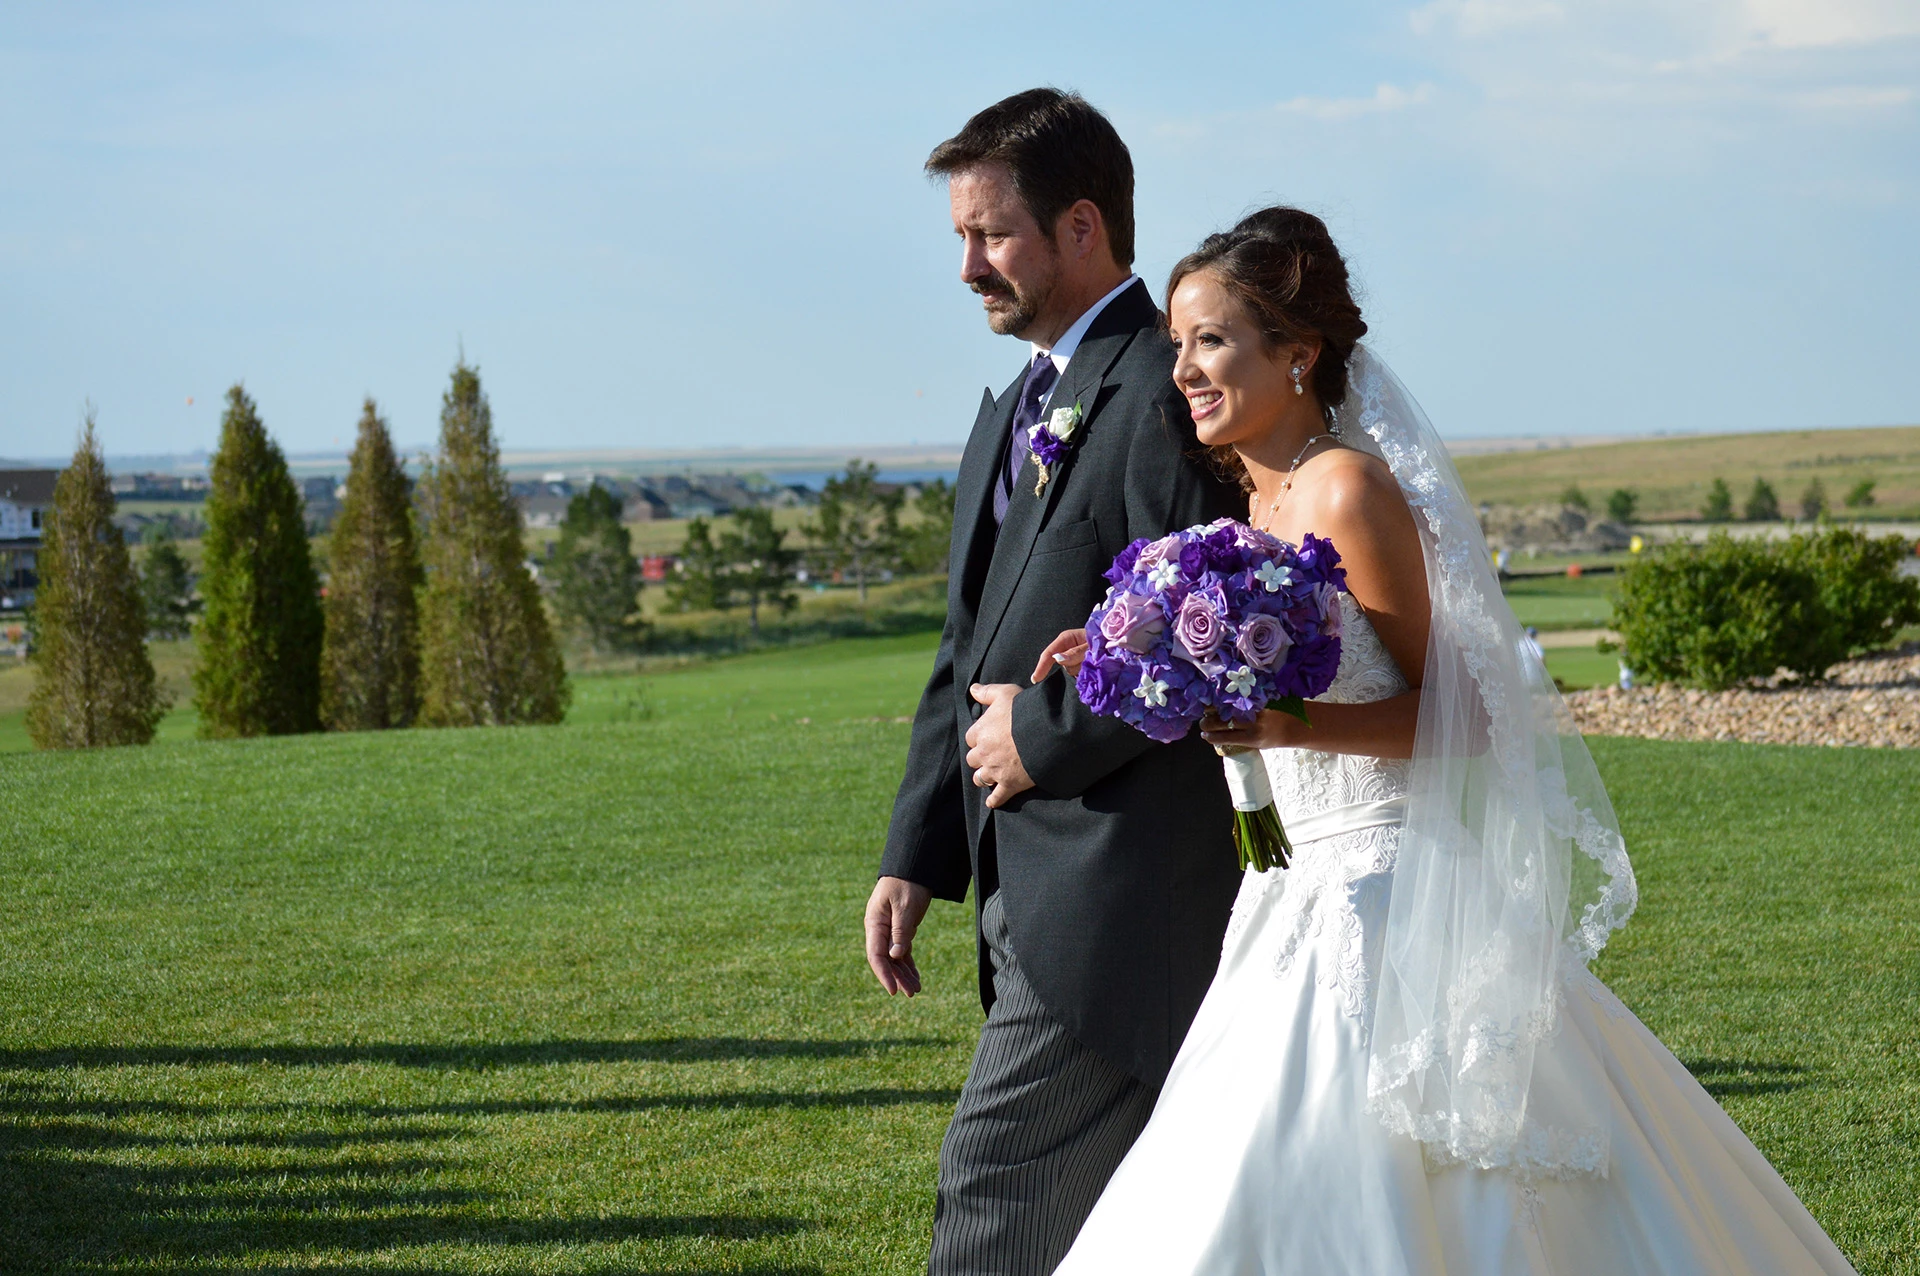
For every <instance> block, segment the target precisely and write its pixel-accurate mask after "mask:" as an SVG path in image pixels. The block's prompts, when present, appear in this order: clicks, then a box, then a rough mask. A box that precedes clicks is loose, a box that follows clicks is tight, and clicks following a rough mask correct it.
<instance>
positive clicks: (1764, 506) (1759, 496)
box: [1740, 478, 1780, 523]
mask: <svg viewBox="0 0 1920 1276" xmlns="http://www.w3.org/2000/svg"><path fill="white" fill-rule="evenodd" d="M1740 515H1741V517H1742V518H1744V519H1745V520H1746V521H1747V522H1749V523H1774V522H1778V521H1779V519H1780V496H1779V494H1778V493H1776V492H1775V491H1774V490H1773V484H1771V483H1769V482H1767V481H1766V480H1765V479H1763V478H1756V479H1755V480H1753V490H1752V491H1751V492H1748V493H1747V504H1746V507H1745V508H1744V509H1742V510H1741V511H1740Z"/></svg>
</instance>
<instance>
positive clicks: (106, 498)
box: [27, 410, 166, 749]
mask: <svg viewBox="0 0 1920 1276" xmlns="http://www.w3.org/2000/svg"><path fill="white" fill-rule="evenodd" d="M113 509H114V502H113V489H112V488H111V487H110V486H109V485H108V482H107V463H106V460H105V458H104V457H102V456H101V454H100V442H99V439H98V438H97V437H96V436H95V434H94V426H93V413H92V411H91V410H89V411H88V413H87V423H86V426H85V428H84V429H83V430H82V431H81V435H80V446H79V447H78V448H77V449H75V451H74V454H73V463H72V464H71V465H69V466H68V467H67V468H66V469H65V470H64V471H62V472H61V474H60V477H59V479H58V480H57V481H56V482H55V483H54V488H53V509H52V510H51V511H49V517H48V519H47V523H46V527H45V529H44V532H43V537H42V540H41V544H40V553H39V569H40V586H39V590H38V593H37V594H36V596H35V599H34V626H35V631H36V646H35V649H34V653H33V664H34V681H33V691H32V693H31V696H30V698H29V699H28V701H27V733H28V735H30V736H31V737H32V738H33V742H34V744H35V745H36V746H38V747H39V748H42V749H86V748H93V747H96V746H99V745H107V744H146V743H147V742H148V741H150V740H152V739H153V729H154V727H155V726H156V725H158V724H159V721H160V716H161V714H163V713H165V712H166V702H165V700H164V699H163V698H162V697H161V695H160V693H159V690H158V688H157V687H156V686H155V683H154V677H153V662H152V661H151V660H149V659H148V658H147V648H146V643H145V639H146V632H147V608H146V600H145V598H144V597H143V596H142V595H141V592H140V581H139V578H138V577H137V576H135V575H134V571H133V559H132V558H131V557H130V556H129V555H128V553H127V542H126V538H125V537H123V536H122V535H121V534H120V529H119V528H117V527H115V526H114V525H113Z"/></svg>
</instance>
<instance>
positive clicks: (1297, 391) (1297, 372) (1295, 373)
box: [1293, 368, 1306, 394]
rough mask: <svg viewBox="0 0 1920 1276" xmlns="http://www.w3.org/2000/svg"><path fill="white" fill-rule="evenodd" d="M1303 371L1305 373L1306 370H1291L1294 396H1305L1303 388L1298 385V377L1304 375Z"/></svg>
mask: <svg viewBox="0 0 1920 1276" xmlns="http://www.w3.org/2000/svg"><path fill="white" fill-rule="evenodd" d="M1305 371H1306V369H1305V368H1295V369H1294V370H1293V392H1294V393H1295V394H1305V393H1306V389H1305V388H1304V387H1302V386H1301V384H1300V376H1301V374H1302V373H1304V372H1305Z"/></svg>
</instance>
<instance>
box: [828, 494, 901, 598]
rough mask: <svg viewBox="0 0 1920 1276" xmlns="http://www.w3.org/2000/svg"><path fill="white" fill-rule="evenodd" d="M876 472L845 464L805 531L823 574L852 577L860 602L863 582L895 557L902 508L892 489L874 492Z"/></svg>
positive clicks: (865, 585)
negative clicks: (826, 571)
mask: <svg viewBox="0 0 1920 1276" xmlns="http://www.w3.org/2000/svg"><path fill="white" fill-rule="evenodd" d="M879 473H880V467H879V466H877V465H874V464H872V463H871V462H862V461H860V460H859V459H858V458H856V459H854V460H852V461H849V462H847V472H846V475H845V476H844V477H841V478H830V479H828V480H827V485H826V490H825V491H824V492H822V494H821V496H820V511H819V514H818V515H817V516H816V517H815V518H814V520H813V521H812V522H810V523H808V524H807V526H806V528H805V531H806V533H807V535H808V536H809V537H811V538H812V539H813V541H814V542H815V544H816V545H818V547H819V554H820V557H821V559H822V561H823V562H824V564H825V565H826V567H827V569H828V570H829V571H838V572H841V573H843V574H844V575H848V576H852V577H853V581H854V584H855V585H857V586H858V587H859V590H860V601H861V602H863V603H864V602H866V601H867V582H868V581H869V580H871V579H872V578H873V577H875V576H877V575H879V573H880V572H881V571H882V570H884V569H885V568H887V567H888V566H890V565H891V564H892V562H893V560H894V559H895V557H896V556H897V555H898V553H899V550H900V507H901V506H902V505H903V504H905V503H906V498H905V494H904V493H903V492H901V491H899V490H898V489H895V490H894V491H891V492H882V491H881V490H880V485H879V482H878V475H879Z"/></svg>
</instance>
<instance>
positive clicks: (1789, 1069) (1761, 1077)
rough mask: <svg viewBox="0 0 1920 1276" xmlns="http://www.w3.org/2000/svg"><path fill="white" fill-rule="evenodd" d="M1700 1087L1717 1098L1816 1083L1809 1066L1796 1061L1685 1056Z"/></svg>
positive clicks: (1686, 1064) (1682, 1061)
mask: <svg viewBox="0 0 1920 1276" xmlns="http://www.w3.org/2000/svg"><path fill="white" fill-rule="evenodd" d="M1680 1062H1681V1064H1682V1065H1683V1066H1684V1067H1685V1068H1686V1070H1687V1071H1688V1072H1691V1073H1692V1074H1693V1078H1694V1080H1696V1081H1698V1082H1699V1083H1700V1087H1701V1089H1703V1090H1705V1091H1706V1092H1707V1093H1708V1094H1710V1095H1712V1096H1713V1097H1714V1098H1716V1099H1725V1098H1728V1097H1730V1096H1733V1095H1749V1094H1784V1093H1786V1092H1788V1091H1791V1090H1798V1089H1801V1088H1803V1087H1805V1086H1809V1085H1813V1084H1815V1083H1816V1080H1817V1079H1816V1078H1815V1077H1814V1076H1813V1074H1812V1070H1811V1069H1809V1068H1803V1067H1801V1066H1800V1065H1799V1064H1796V1063H1761V1062H1757V1061H1755V1060H1752V1059H1682V1060H1681V1061H1680Z"/></svg>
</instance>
